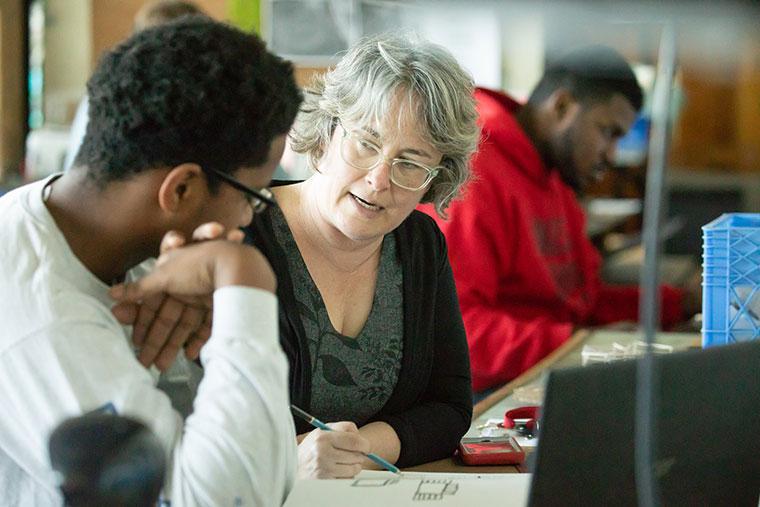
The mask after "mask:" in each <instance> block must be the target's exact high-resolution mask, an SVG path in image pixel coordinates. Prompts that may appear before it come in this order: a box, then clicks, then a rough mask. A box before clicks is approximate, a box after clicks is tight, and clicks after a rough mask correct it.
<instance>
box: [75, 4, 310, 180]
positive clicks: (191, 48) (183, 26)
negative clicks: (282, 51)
mask: <svg viewBox="0 0 760 507" xmlns="http://www.w3.org/2000/svg"><path fill="white" fill-rule="evenodd" d="M87 93H88V97H89V122H88V125H87V133H86V134H85V138H84V141H83V143H82V147H81V149H80V151H79V154H78V155H77V158H76V161H75V164H76V165H78V166H86V167H87V168H88V173H89V174H90V175H91V176H92V177H94V178H95V180H96V181H98V182H101V183H103V182H107V181H112V180H119V179H124V178H128V177H130V176H131V175H134V174H136V173H139V172H141V171H143V170H148V169H154V168H158V167H173V166H176V165H179V164H182V163H186V162H192V163H197V164H199V165H200V166H201V167H203V168H214V169H216V170H219V171H222V172H225V173H232V172H234V171H236V170H238V169H240V168H242V167H255V166H258V165H260V164H262V163H263V162H264V161H265V160H266V158H267V155H268V152H269V148H270V145H271V142H272V139H273V138H274V137H276V136H277V135H280V134H284V133H287V132H288V130H289V129H290V126H291V124H292V123H293V120H294V119H295V115H296V113H297V111H298V107H299V105H300V103H301V92H300V91H299V90H298V88H297V86H296V84H295V81H294V80H293V69H292V66H291V65H290V63H289V62H286V61H284V60H282V59H281V58H279V57H277V56H275V55H273V54H271V53H269V52H268V51H267V50H266V48H265V45H264V43H263V42H262V41H261V39H259V38H258V37H257V36H255V35H251V34H246V33H243V32H241V31H239V30H237V29H235V28H233V27H231V26H229V25H226V24H224V23H220V22H217V21H213V20H211V19H210V18H207V17H203V16H193V17H183V18H180V19H179V20H177V21H173V22H170V23H168V24H164V25H161V26H158V27H155V28H148V29H146V30H143V31H140V32H138V33H136V34H134V35H133V36H132V37H130V38H129V39H127V40H126V41H124V42H123V43H121V44H119V45H118V46H117V47H116V48H114V49H113V50H111V51H109V52H108V53H107V54H106V55H105V56H103V58H102V59H101V60H100V62H99V64H98V67H97V69H96V70H95V72H94V73H93V75H92V77H91V78H90V80H89V82H88V83H87ZM214 186H215V185H214Z"/></svg>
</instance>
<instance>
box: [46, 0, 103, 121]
mask: <svg viewBox="0 0 760 507" xmlns="http://www.w3.org/2000/svg"><path fill="white" fill-rule="evenodd" d="M91 18H92V8H91V0H47V10H46V18H45V23H46V30H45V64H44V72H45V106H44V108H45V123H48V124H50V123H52V124H61V125H63V124H68V123H70V122H71V119H72V117H73V115H74V111H75V110H76V106H77V103H78V102H79V99H81V97H82V96H83V95H84V93H85V84H86V83H87V78H88V77H89V74H90V62H91V61H92V57H91V55H92V33H91V30H90V29H89V27H90V26H92V20H91Z"/></svg>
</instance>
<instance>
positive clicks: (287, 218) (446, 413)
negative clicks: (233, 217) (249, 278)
mask: <svg viewBox="0 0 760 507" xmlns="http://www.w3.org/2000/svg"><path fill="white" fill-rule="evenodd" d="M472 91H473V84H472V80H471V78H470V77H469V76H468V75H467V74H466V73H465V72H464V71H463V70H462V69H461V67H460V66H459V65H458V64H457V62H456V61H455V60H454V58H453V57H452V56H451V54H450V53H449V52H448V51H446V50H445V49H444V48H442V47H441V46H438V45H435V44H432V43H429V42H426V41H422V40H418V39H415V38H412V37H409V36H399V35H390V34H384V35H380V36H375V37H371V38H367V39H363V40H362V41H360V42H359V43H358V44H357V45H355V46H354V47H353V48H351V49H350V50H349V51H348V53H347V54H346V55H345V56H344V57H343V59H342V60H341V61H340V62H339V63H338V64H337V66H336V67H335V69H333V70H332V71H330V72H328V73H327V74H326V75H324V76H322V77H320V78H318V79H317V80H316V81H315V82H314V83H313V85H312V87H311V89H308V90H306V100H305V103H304V105H303V106H302V112H301V114H300V115H299V117H298V119H297V120H296V125H295V127H294V129H293V131H292V132H291V141H292V147H293V149H294V150H295V151H297V152H300V153H305V154H306V155H307V156H308V160H309V163H310V165H311V166H312V168H313V169H314V171H315V174H314V175H313V176H311V177H310V178H309V179H307V180H306V181H303V182H299V183H295V184H293V183H291V184H287V185H281V186H276V187H275V188H273V189H272V192H273V193H274V196H275V198H276V200H277V203H278V204H279V207H271V208H269V209H268V210H267V211H266V212H264V213H261V214H258V215H256V217H255V218H254V222H253V223H252V224H251V226H250V227H249V229H248V230H247V237H248V239H249V241H251V242H253V243H254V244H255V245H257V246H258V247H259V248H260V249H261V251H262V252H263V253H264V254H265V255H266V256H267V258H268V259H269V261H270V262H271V264H272V267H273V268H274V271H275V273H276V275H277V278H278V290H277V295H278V297H279V301H280V337H281V343H282V345H283V348H284V349H285V352H286V354H287V356H288V358H289V360H290V397H291V401H292V403H293V404H294V405H296V406H298V407H300V408H302V409H304V410H306V411H308V412H311V413H312V414H314V415H315V416H316V417H317V418H319V419H321V420H324V421H332V422H333V423H331V424H330V426H331V427H332V428H333V429H334V430H338V431H323V430H319V429H317V430H313V428H311V427H310V426H309V425H307V424H306V423H304V422H303V421H300V420H296V427H297V430H298V431H297V433H298V440H299V446H298V448H299V475H300V476H301V477H324V478H328V477H352V476H354V475H356V474H357V473H358V472H359V471H360V470H361V469H362V468H373V467H374V468H376V465H374V463H373V462H372V461H369V460H368V459H367V458H366V457H365V455H366V454H367V453H369V452H373V453H375V454H377V455H379V456H381V457H383V458H385V459H386V460H388V461H390V462H392V463H395V464H396V465H397V466H402V467H403V466H411V465H415V464H418V463H423V462H428V461H432V460H435V459H439V458H443V457H446V456H450V455H451V454H452V453H453V451H454V449H456V447H457V444H458V442H459V440H460V438H461V436H462V435H463V434H464V433H465V432H466V431H467V429H468V427H469V425H470V418H471V415H472V404H471V392H470V370H469V356H468V350H467V342H466V339H465V334H464V327H463V324H462V318H461V314H460V311H459V305H458V301H457V296H456V291H455V287H454V281H453V278H452V274H451V268H450V266H449V262H448V258H447V251H446V243H445V240H444V238H443V235H442V234H441V232H440V231H439V229H438V227H437V226H436V225H435V223H434V221H433V220H432V219H430V218H429V217H427V216H426V215H424V214H423V213H420V212H418V211H415V207H416V206H417V205H418V204H419V203H420V202H431V203H434V206H435V208H436V210H437V211H438V213H439V214H444V213H445V209H446V207H447V205H448V203H449V202H450V201H451V199H453V198H454V197H455V196H456V195H457V193H458V191H459V190H460V188H461V186H462V185H463V184H464V183H465V182H466V181H467V178H468V174H469V169H468V164H469V159H470V156H471V155H472V153H473V151H474V150H475V147H476V145H477V140H478V127H477V125H476V112H475V103H474V101H473V98H472Z"/></svg>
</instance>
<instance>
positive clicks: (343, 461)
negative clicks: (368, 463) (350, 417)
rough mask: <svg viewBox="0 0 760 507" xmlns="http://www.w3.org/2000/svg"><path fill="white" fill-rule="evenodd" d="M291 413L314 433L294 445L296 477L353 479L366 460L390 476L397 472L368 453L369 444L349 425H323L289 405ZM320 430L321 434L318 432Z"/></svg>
mask: <svg viewBox="0 0 760 507" xmlns="http://www.w3.org/2000/svg"><path fill="white" fill-rule="evenodd" d="M291 410H292V412H293V413H294V414H295V415H296V416H297V417H300V418H301V419H303V420H305V421H306V422H308V423H309V424H311V425H312V426H314V427H315V428H317V430H315V431H312V432H311V433H309V434H308V436H307V437H306V438H304V439H303V441H302V442H301V443H300V444H299V445H298V475H299V477H300V478H302V479H307V478H308V479H337V478H350V477H354V476H355V475H356V474H358V473H359V472H360V471H361V470H362V468H363V467H362V464H363V463H364V462H365V460H366V459H370V460H372V461H373V462H374V463H376V464H378V465H379V466H381V467H382V468H385V469H386V470H389V471H391V472H394V473H399V469H398V468H396V467H395V466H394V465H393V464H391V463H389V462H388V461H386V460H384V459H383V458H381V457H380V456H377V455H375V454H372V453H371V452H370V450H371V449H370V442H369V440H367V439H366V438H364V437H363V436H362V435H361V434H360V433H359V429H358V428H357V427H356V425H355V424H354V423H352V422H348V421H342V422H336V423H330V424H329V425H328V424H325V423H323V422H322V421H320V420H319V419H317V418H315V417H313V416H312V415H310V414H308V413H306V412H304V411H303V410H301V409H299V408H298V407H296V406H293V405H291ZM320 430H321V431H320Z"/></svg>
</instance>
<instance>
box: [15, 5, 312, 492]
mask: <svg viewBox="0 0 760 507" xmlns="http://www.w3.org/2000/svg"><path fill="white" fill-rule="evenodd" d="M88 96H89V98H90V118H89V124H88V128H87V134H86V136H85V140H84V143H83V145H82V149H81V150H80V152H79V155H78V156H77V160H76V163H75V164H74V168H73V169H72V170H71V171H69V172H66V173H65V174H63V175H61V174H57V175H53V176H51V177H49V178H47V179H45V180H43V181H39V182H36V183H32V184H29V185H26V186H24V187H21V188H19V189H16V190H15V191H13V192H11V193H9V194H7V195H5V196H3V197H2V198H0V216H2V217H3V220H2V223H0V252H1V256H2V259H3V262H2V266H1V267H0V301H2V305H0V321H1V322H2V323H3V325H2V328H1V330H0V407H2V411H3V412H2V413H3V415H2V417H0V491H2V497H3V502H7V503H8V504H11V505H60V502H61V497H60V494H59V493H58V491H57V485H56V483H55V480H54V476H53V474H52V473H51V470H50V468H49V464H48V460H47V458H46V442H47V439H48V436H49V434H50V432H51V430H52V429H53V428H55V427H56V426H57V425H58V424H59V423H60V422H61V421H62V420H64V419H66V418H68V417H71V416H77V415H81V414H84V413H89V412H93V411H94V412H97V411H106V412H109V411H110V412H116V413H117V414H119V415H123V416H127V417H132V418H135V419H136V420H138V421H142V422H144V423H145V424H146V425H147V426H148V427H149V428H150V429H151V430H152V431H153V432H155V434H156V435H157V437H158V438H159V440H160V441H161V442H162V443H163V445H164V447H165V451H166V452H167V457H168V461H169V463H170V466H169V468H168V471H167V480H166V482H165V488H164V492H163V496H164V500H167V501H171V502H172V503H174V504H175V505H197V504H202V505H236V504H240V505H275V504H276V505H279V504H281V503H282V501H283V500H284V498H285V495H286V493H287V491H288V490H289V488H290V486H291V484H292V480H293V476H294V471H295V458H296V455H295V445H294V443H293V442H294V440H295V433H294V431H293V426H292V424H291V423H290V414H289V411H288V397H287V362H286V359H285V356H284V355H283V352H282V349H281V348H280V346H279V344H278V341H277V338H278V333H277V320H276V319H277V302H276V299H275V296H274V294H273V292H274V291H275V279H274V276H273V273H272V270H271V268H270V267H269V264H268V263H267V262H266V260H265V259H264V257H263V256H262V255H261V254H260V253H259V252H258V251H257V250H256V249H254V248H252V247H249V246H242V245H240V244H239V243H236V242H233V241H228V240H223V239H217V240H211V241H206V242H202V243H199V244H190V245H188V246H184V245H186V244H187V243H189V241H190V239H191V237H192V236H193V234H194V231H195V234H196V236H195V237H196V238H199V239H200V238H203V237H207V236H209V235H213V234H211V233H209V232H204V229H203V228H202V227H201V228H199V226H200V225H201V224H204V223H207V222H216V224H212V225H210V226H207V228H210V229H214V228H216V229H221V228H224V229H225V230H228V231H229V230H234V229H236V228H237V227H240V226H243V225H245V224H247V223H248V222H250V220H251V218H252V214H253V210H260V209H261V208H262V207H263V206H264V205H265V200H266V196H265V195H263V193H264V192H265V190H263V187H265V186H266V185H267V184H268V182H269V179H270V177H271V174H272V172H273V171H274V168H275V165H276V163H277V161H278V160H279V157H280V155H281V153H282V149H283V145H284V142H285V133H286V132H287V131H288V130H289V128H290V125H291V123H292V121H293V119H294V117H295V114H296V111H297V109H298V106H299V103H300V92H299V91H298V89H297V88H296V85H295V82H294V80H293V75H292V68H291V66H290V65H289V64H288V63H286V62H284V61H282V60H281V59H280V58H278V57H276V56H273V55H272V54H270V53H268V52H267V51H266V49H265V46H264V44H263V42H262V41H261V40H259V39H258V38H257V37H256V36H254V35H247V34H244V33H242V32H240V31H238V30H236V29H234V28H232V27H229V26H227V25H224V24H222V23H217V22H214V21H212V20H210V19H208V18H205V17H195V18H192V17H191V18H183V19H181V20H178V21H176V22H174V23H169V24H165V25H162V26H160V27H157V28H150V29H146V30H143V31H141V32H139V33H137V34H135V35H133V36H132V37H131V38H130V39H128V40H127V41H125V42H124V43H122V44H120V45H119V46H117V47H116V48H114V49H113V50H112V51H110V52H109V53H107V54H106V55H105V56H104V58H103V59H102V60H101V62H100V63H99V65H98V67H97V69H96V70H95V73H94V74H93V76H92V77H91V79H90V81H89V83H88ZM244 188H247V190H244ZM253 189H262V190H258V191H257V190H253ZM257 196H258V197H257ZM167 231H171V232H167ZM160 245H161V250H162V251H163V253H162V255H161V257H160V258H159V259H158V262H157V263H156V267H155V269H154V270H152V271H151V272H150V273H149V274H148V275H147V276H146V277H144V278H142V279H140V281H139V282H133V283H127V284H126V285H117V286H116V287H111V284H112V283H114V282H115V281H120V280H126V281H127V282H130V281H131V280H132V276H133V274H134V271H129V270H130V268H131V267H132V266H135V265H137V264H138V263H140V262H141V261H143V260H145V259H147V258H149V257H155V256H157V255H158V254H159V249H160ZM170 247H173V248H170ZM125 276H126V279H125ZM109 290H110V294H109ZM157 293H167V294H170V295H174V296H176V297H198V296H210V295H212V294H213V324H212V326H213V327H212V334H211V337H210V339H209V341H208V343H207V344H206V345H205V346H204V347H203V350H202V354H201V361H202V363H203V366H204V368H205V376H204V378H203V380H202V382H201V384H200V388H199V390H198V395H197V396H196V398H195V400H194V411H193V413H192V415H190V416H189V417H188V418H187V420H186V421H184V423H183V421H182V418H181V417H180V415H179V414H178V413H177V412H175V411H174V410H173V409H172V406H171V403H170V400H169V398H168V397H167V396H166V395H165V394H164V393H162V392H161V391H159V390H157V389H156V388H155V379H154V378H153V376H152V375H151V374H150V373H149V371H148V370H147V369H146V368H145V367H144V366H143V365H141V364H140V363H139V362H138V360H137V358H136V357H135V352H134V351H133V350H132V348H131V343H130V339H129V333H128V332H127V330H126V329H125V328H123V327H122V326H121V325H120V323H119V322H118V321H117V320H116V319H115V318H114V316H113V315H112V313H111V311H110V307H111V305H112V304H113V302H114V299H112V297H115V298H116V299H117V300H121V301H127V302H130V301H131V302H139V301H142V300H144V299H145V298H147V297H149V296H151V295H154V294H157ZM188 311H190V309H189V307H188ZM190 313H193V312H191V311H190ZM179 345H180V346H181V343H180V344H179Z"/></svg>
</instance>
